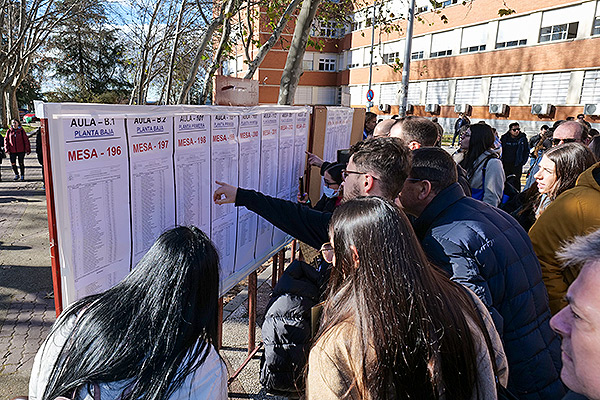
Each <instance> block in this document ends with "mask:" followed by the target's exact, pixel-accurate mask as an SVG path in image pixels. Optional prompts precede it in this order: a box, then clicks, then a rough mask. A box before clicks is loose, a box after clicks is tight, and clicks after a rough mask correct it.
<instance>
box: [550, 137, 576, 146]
mask: <svg viewBox="0 0 600 400" xmlns="http://www.w3.org/2000/svg"><path fill="white" fill-rule="evenodd" d="M573 142H577V139H574V138H567V139H552V145H553V146H558V145H559V144H561V143H573Z"/></svg>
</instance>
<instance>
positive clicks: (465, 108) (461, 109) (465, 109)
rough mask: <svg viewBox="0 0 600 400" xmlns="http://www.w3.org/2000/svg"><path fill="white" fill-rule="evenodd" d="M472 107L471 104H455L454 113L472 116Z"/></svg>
mask: <svg viewBox="0 0 600 400" xmlns="http://www.w3.org/2000/svg"><path fill="white" fill-rule="evenodd" d="M471 109H472V107H471V105H470V104H455V105H454V112H455V113H463V114H465V115H471Z"/></svg>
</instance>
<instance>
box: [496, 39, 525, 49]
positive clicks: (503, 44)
mask: <svg viewBox="0 0 600 400" xmlns="http://www.w3.org/2000/svg"><path fill="white" fill-rule="evenodd" d="M526 44H527V39H521V40H511V41H509V42H500V43H496V48H497V49H503V48H505V47H515V46H525V45H526Z"/></svg>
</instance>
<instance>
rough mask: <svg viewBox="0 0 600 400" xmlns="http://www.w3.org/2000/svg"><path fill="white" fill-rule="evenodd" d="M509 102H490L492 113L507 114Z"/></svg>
mask: <svg viewBox="0 0 600 400" xmlns="http://www.w3.org/2000/svg"><path fill="white" fill-rule="evenodd" d="M507 110H508V104H490V114H500V115H503V114H506V111H507Z"/></svg>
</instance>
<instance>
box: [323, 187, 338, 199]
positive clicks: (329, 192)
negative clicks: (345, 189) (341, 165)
mask: <svg viewBox="0 0 600 400" xmlns="http://www.w3.org/2000/svg"><path fill="white" fill-rule="evenodd" d="M338 193H339V189H338V190H335V189H332V188H330V187H327V186H323V194H324V195H325V196H327V197H329V198H330V199H332V198H334V197H337V195H338Z"/></svg>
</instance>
